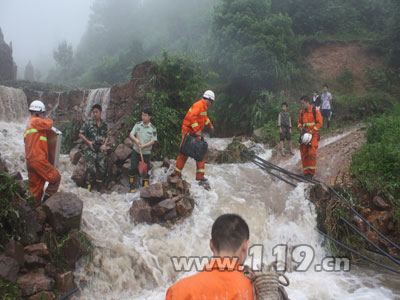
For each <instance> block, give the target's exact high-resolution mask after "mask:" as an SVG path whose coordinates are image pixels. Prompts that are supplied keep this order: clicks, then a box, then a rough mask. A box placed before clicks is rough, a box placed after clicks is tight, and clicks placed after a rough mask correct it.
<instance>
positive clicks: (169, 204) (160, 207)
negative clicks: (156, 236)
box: [151, 199, 175, 216]
mask: <svg viewBox="0 0 400 300" xmlns="http://www.w3.org/2000/svg"><path fill="white" fill-rule="evenodd" d="M174 208H175V201H174V200H172V199H166V200H163V201H161V202H159V203H158V204H156V205H154V206H153V207H152V208H151V215H153V216H163V215H165V214H166V213H168V212H169V211H171V210H172V209H174Z"/></svg>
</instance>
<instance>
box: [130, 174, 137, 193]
mask: <svg viewBox="0 0 400 300" xmlns="http://www.w3.org/2000/svg"><path fill="white" fill-rule="evenodd" d="M129 187H130V192H131V193H132V194H133V193H135V192H136V184H135V176H132V175H129Z"/></svg>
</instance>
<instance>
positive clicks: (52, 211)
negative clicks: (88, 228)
mask: <svg viewBox="0 0 400 300" xmlns="http://www.w3.org/2000/svg"><path fill="white" fill-rule="evenodd" d="M43 207H44V209H45V211H46V215H47V218H48V220H49V223H50V225H51V226H52V227H53V228H54V230H55V231H56V232H57V234H59V235H64V234H66V233H68V232H69V231H70V230H72V229H78V230H79V229H80V224H81V217H82V209H83V202H82V200H81V199H79V198H78V196H76V195H75V194H72V193H56V194H54V195H53V196H52V197H50V199H48V200H47V201H46V202H45V204H44V205H43Z"/></svg>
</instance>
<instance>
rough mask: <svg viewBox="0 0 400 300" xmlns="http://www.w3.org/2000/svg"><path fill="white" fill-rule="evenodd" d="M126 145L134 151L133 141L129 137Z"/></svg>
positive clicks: (125, 142)
mask: <svg viewBox="0 0 400 300" xmlns="http://www.w3.org/2000/svg"><path fill="white" fill-rule="evenodd" d="M124 145H125V146H127V147H129V148H130V149H133V141H132V140H131V139H130V138H128V137H127V138H126V139H125V141H124Z"/></svg>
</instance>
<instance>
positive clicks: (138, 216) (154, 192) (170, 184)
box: [129, 176, 195, 224]
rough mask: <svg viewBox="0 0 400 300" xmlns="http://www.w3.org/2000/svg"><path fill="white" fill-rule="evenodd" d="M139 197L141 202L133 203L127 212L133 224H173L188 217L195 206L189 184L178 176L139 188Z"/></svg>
mask: <svg viewBox="0 0 400 300" xmlns="http://www.w3.org/2000/svg"><path fill="white" fill-rule="evenodd" d="M140 196H141V198H142V199H143V200H136V201H134V202H133V204H132V207H131V209H130V211H129V213H130V216H131V221H132V222H134V223H147V224H153V223H160V224H173V223H176V222H178V221H180V220H183V219H184V218H185V217H187V216H189V215H190V214H191V213H192V211H193V209H194V205H195V203H194V200H193V198H192V197H191V196H190V184H189V183H188V182H186V181H185V180H182V179H181V178H179V177H178V176H169V177H168V180H167V182H162V183H155V184H151V185H149V186H147V187H143V188H141V189H140Z"/></svg>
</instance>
